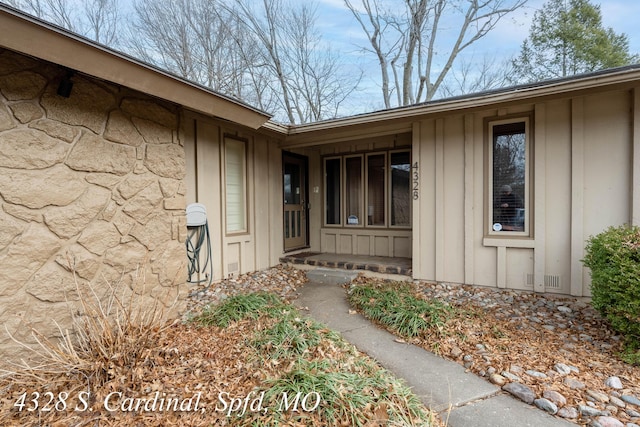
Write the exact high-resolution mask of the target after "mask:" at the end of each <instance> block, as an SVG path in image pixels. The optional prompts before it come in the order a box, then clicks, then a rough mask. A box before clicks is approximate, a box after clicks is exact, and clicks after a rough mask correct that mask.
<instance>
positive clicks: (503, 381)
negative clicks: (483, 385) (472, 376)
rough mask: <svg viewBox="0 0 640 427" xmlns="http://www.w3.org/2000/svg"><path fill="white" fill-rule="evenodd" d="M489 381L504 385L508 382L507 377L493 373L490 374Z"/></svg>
mask: <svg viewBox="0 0 640 427" xmlns="http://www.w3.org/2000/svg"><path fill="white" fill-rule="evenodd" d="M489 381H491V382H492V383H493V384H495V385H498V386H503V385H505V384H506V382H507V379H506V378H505V377H503V376H502V375H500V374H491V375H489Z"/></svg>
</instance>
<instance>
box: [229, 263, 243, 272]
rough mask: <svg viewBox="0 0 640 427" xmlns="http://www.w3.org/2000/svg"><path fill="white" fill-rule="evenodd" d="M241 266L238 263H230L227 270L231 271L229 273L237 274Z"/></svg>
mask: <svg viewBox="0 0 640 427" xmlns="http://www.w3.org/2000/svg"><path fill="white" fill-rule="evenodd" d="M239 267H240V266H239V265H238V263H237V262H230V263H229V264H227V270H228V271H229V273H235V272H237V271H238V269H239Z"/></svg>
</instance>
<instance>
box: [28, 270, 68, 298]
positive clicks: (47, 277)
mask: <svg viewBox="0 0 640 427" xmlns="http://www.w3.org/2000/svg"><path fill="white" fill-rule="evenodd" d="M25 291H26V292H28V293H29V294H30V295H32V296H33V297H35V298H37V299H38V300H40V301H45V302H64V301H67V300H70V299H77V297H76V282H75V280H74V279H73V276H72V275H71V274H69V273H68V272H67V271H65V269H64V268H62V267H61V266H60V265H58V264H56V263H48V264H47V265H45V266H44V267H43V268H42V269H40V270H39V271H38V272H37V273H36V274H35V275H34V276H33V278H32V279H31V280H29V282H28V283H27V285H26V287H25Z"/></svg>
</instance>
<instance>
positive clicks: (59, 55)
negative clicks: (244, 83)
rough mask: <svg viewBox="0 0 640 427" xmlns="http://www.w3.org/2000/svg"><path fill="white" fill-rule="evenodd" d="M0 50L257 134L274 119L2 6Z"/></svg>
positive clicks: (0, 7)
mask: <svg viewBox="0 0 640 427" xmlns="http://www.w3.org/2000/svg"><path fill="white" fill-rule="evenodd" d="M0 28H2V30H1V31H0V47H4V48H7V49H10V50H14V51H16V52H20V53H24V54H26V55H29V56H33V57H35V58H39V59H42V60H45V61H49V62H52V63H55V64H59V65H62V66H64V67H66V68H69V69H72V70H75V71H78V72H81V73H83V74H87V75H89V76H93V77H96V78H99V79H103V80H106V81H109V82H113V83H116V84H119V85H122V86H126V87H128V88H131V89H135V90H137V91H140V92H143V93H146V94H148V95H152V96H155V97H158V98H162V99H165V100H167V101H171V102H174V103H176V104H179V105H182V106H184V107H186V108H188V109H191V110H194V111H197V112H200V113H204V114H207V115H210V116H215V117H219V118H222V119H225V120H229V121H232V122H235V123H239V124H241V125H244V126H247V127H250V128H252V129H257V128H259V127H260V126H262V125H263V124H264V123H266V122H267V121H268V120H269V118H270V115H269V114H267V113H265V112H263V111H260V110H258V109H256V108H253V107H251V106H249V105H247V104H244V103H242V102H239V101H236V100H234V99H231V98H229V97H226V96H224V95H221V94H219V93H216V92H214V91H212V90H210V89H208V88H206V87H204V86H200V85H198V84H196V83H193V82H189V81H187V80H184V79H182V78H180V77H178V76H175V75H172V74H170V73H168V72H166V71H163V70H160V69H158V68H156V67H153V66H151V65H149V64H145V63H143V62H141V61H138V60H136V59H134V58H132V57H130V56H127V55H125V54H122V53H119V52H116V51H114V50H111V49H109V48H107V47H105V46H102V45H100V44H97V43H95V42H92V41H90V40H88V39H86V38H84V37H81V36H79V35H76V34H73V33H70V32H68V31H66V30H64V29H62V28H60V27H57V26H54V25H51V24H48V23H46V22H44V21H41V20H39V19H37V18H34V17H32V16H29V15H26V14H24V13H22V12H20V11H18V10H16V9H13V8H10V7H8V6H5V5H1V4H0Z"/></svg>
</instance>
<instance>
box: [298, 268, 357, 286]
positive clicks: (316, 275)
mask: <svg viewBox="0 0 640 427" xmlns="http://www.w3.org/2000/svg"><path fill="white" fill-rule="evenodd" d="M356 277H358V273H357V272H355V271H352V270H341V269H339V268H315V269H313V270H309V271H307V279H309V281H311V282H315V283H323V284H328V285H341V284H343V283H349V282H351V281H352V280H353V279H355V278H356Z"/></svg>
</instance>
